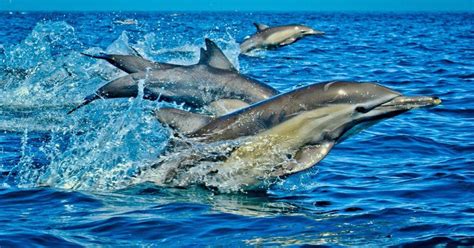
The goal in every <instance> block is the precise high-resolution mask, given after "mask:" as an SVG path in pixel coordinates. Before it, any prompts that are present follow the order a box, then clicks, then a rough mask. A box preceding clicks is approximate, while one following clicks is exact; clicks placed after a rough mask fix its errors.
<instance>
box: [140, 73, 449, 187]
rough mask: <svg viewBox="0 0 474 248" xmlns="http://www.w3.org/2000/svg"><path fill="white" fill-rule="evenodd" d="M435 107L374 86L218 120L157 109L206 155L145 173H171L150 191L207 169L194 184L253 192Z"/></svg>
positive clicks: (337, 86)
mask: <svg viewBox="0 0 474 248" xmlns="http://www.w3.org/2000/svg"><path fill="white" fill-rule="evenodd" d="M440 103H441V100H440V99H439V98H438V97H431V96H429V97H428V96H403V95H402V94H401V93H399V92H396V91H393V90H391V89H388V88H386V87H383V86H381V85H377V84H374V83H354V82H326V83H318V84H313V85H309V86H305V87H302V88H299V89H296V90H293V91H290V92H287V93H284V94H280V95H278V96H275V97H273V98H271V99H268V100H265V101H262V102H259V103H257V104H254V105H251V106H249V107H246V108H243V109H240V110H237V111H235V112H233V113H229V114H227V115H224V116H221V117H218V118H211V117H209V116H204V115H199V114H195V113H188V112H185V111H183V110H177V109H170V108H162V109H160V110H158V111H157V112H156V115H157V118H158V119H159V120H160V121H161V122H162V123H165V124H168V125H169V126H171V127H172V128H174V129H175V130H177V132H180V133H182V134H184V135H185V136H187V137H189V139H190V140H191V144H192V143H194V144H195V143H196V142H197V143H198V144H203V145H204V146H205V144H209V145H208V146H206V147H207V148H206V149H205V151H206V152H203V150H196V148H189V150H190V152H187V153H186V152H185V150H183V148H182V147H178V148H176V149H177V151H179V153H175V155H174V156H169V157H167V156H163V157H162V158H160V159H159V160H158V162H157V163H156V164H155V165H153V166H152V167H153V168H155V169H159V168H161V167H163V166H165V167H167V168H173V169H172V170H168V171H167V173H165V175H166V176H165V177H164V178H163V177H161V179H160V180H156V182H157V183H159V184H165V185H166V184H169V185H179V186H184V184H183V181H186V180H189V178H190V177H192V176H193V174H192V173H196V172H195V171H198V170H191V171H194V172H191V173H187V172H189V171H190V168H191V169H192V168H193V167H196V166H199V165H200V164H203V163H209V161H213V162H215V163H216V165H215V166H211V167H210V168H209V170H208V173H207V174H206V175H204V176H203V175H200V179H199V180H203V181H204V182H200V183H204V184H205V185H207V186H211V187H214V186H217V187H219V185H220V184H221V183H222V184H224V183H225V184H226V185H228V184H229V182H232V183H233V184H234V186H235V185H238V188H240V189H241V188H252V187H254V186H255V185H258V184H259V183H261V182H264V181H271V180H272V179H274V178H278V177H284V176H287V175H290V174H293V173H296V172H299V171H302V170H305V169H308V168H310V167H312V166H313V165H315V164H317V163H318V162H319V161H321V160H322V159H323V158H324V157H325V156H326V155H327V154H328V153H329V151H330V150H331V149H332V147H333V146H334V145H335V144H336V143H338V142H341V141H342V140H344V139H346V138H348V137H350V136H351V135H354V134H355V133H357V132H359V131H361V130H363V129H365V128H367V127H369V126H371V125H373V124H375V123H376V122H378V121H381V120H384V119H387V118H391V117H394V116H396V115H399V114H402V113H404V112H406V111H409V110H411V109H415V108H421V107H431V106H435V105H438V104H440ZM223 144H226V145H225V146H223ZM213 147H217V148H216V149H215V150H212V148H213ZM192 149H195V150H196V151H195V150H192ZM209 149H211V150H212V151H210V150H209ZM171 150H173V149H171ZM169 154H173V152H168V153H167V155H169ZM180 156H181V157H180ZM183 156H184V157H183ZM144 172H146V171H144ZM150 173H153V172H150ZM142 174H143V173H142ZM203 178H205V179H203Z"/></svg>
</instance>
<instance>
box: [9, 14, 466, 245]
mask: <svg viewBox="0 0 474 248" xmlns="http://www.w3.org/2000/svg"><path fill="white" fill-rule="evenodd" d="M127 18H132V19H136V20H137V22H138V24H137V25H120V24H118V23H115V21H117V20H123V19H127ZM253 22H261V23H265V24H268V25H277V24H287V23H304V24H307V25H309V26H312V27H314V28H316V29H318V30H322V31H324V32H325V33H326V35H325V36H324V37H307V38H304V39H302V40H300V41H298V42H296V43H295V44H293V45H290V46H286V47H284V48H281V49H279V50H275V51H266V52H256V53H253V54H251V56H238V53H239V50H238V42H240V41H241V40H242V39H243V38H244V37H245V36H247V35H250V34H252V33H253V32H254V31H255V30H254V27H253V25H252V23H253ZM0 26H1V27H2V28H0V88H1V97H0V113H1V114H0V172H1V174H0V247H10V246H102V245H104V246H126V247H136V246H151V247H153V246H157V247H165V246H190V245H196V246H207V245H211V246H212V245H222V246H224V245H227V246H231V247H235V246H291V247H299V246H301V247H307V246H311V245H314V246H332V247H346V246H362V247H379V246H430V245H435V244H441V245H452V246H456V245H457V246H465V247H472V246H474V131H473V130H474V101H473V98H474V85H473V83H474V15H473V14H472V13H396V14H395V13H240V12H228V13H197V12H196V13H183V12H182V13H171V12H169V13H79V12H76V13H46V12H40V13H17V12H13V13H9V12H2V13H0ZM204 37H209V38H211V39H213V40H215V41H216V42H217V43H218V45H219V46H221V47H222V48H223V49H224V52H225V53H226V54H227V55H228V56H229V57H230V58H231V60H232V62H233V63H234V64H235V65H236V67H238V68H239V70H240V71H241V72H242V73H244V74H246V75H249V76H251V77H253V78H256V79H258V80H260V81H262V82H265V83H268V84H270V85H272V86H274V87H276V88H278V89H280V90H282V91H287V90H290V89H293V88H295V87H298V86H302V85H306V84H310V83H314V82H321V81H329V80H336V79H344V80H354V81H371V82H378V83H380V84H382V85H385V86H388V87H390V88H393V89H395V90H397V91H400V92H402V93H404V94H409V95H435V96H438V97H440V98H441V99H442V100H443V103H442V105H440V106H438V107H436V108H432V109H423V110H417V111H412V112H409V113H406V114H403V115H400V116H397V117H395V118H393V119H389V120H386V121H383V122H381V123H379V124H377V125H375V126H373V127H371V128H369V129H368V130H366V131H363V132H362V133H360V134H358V135H356V136H354V137H352V138H350V139H348V140H346V141H344V142H343V143H341V144H339V145H337V146H336V147H335V148H334V149H333V150H332V151H331V153H330V154H329V156H328V157H326V158H325V159H324V160H323V161H322V162H321V163H319V164H318V165H317V166H315V167H314V168H312V169H310V170H308V171H304V172H301V173H298V174H296V175H292V176H290V177H289V178H287V179H285V180H284V181H281V182H278V183H277V184H275V185H273V186H272V187H270V188H269V189H268V190H266V191H265V192H250V193H245V192H234V193H227V194H225V193H217V192H214V191H210V190H207V189H203V188H200V187H189V188H186V189H177V188H163V187H157V186H154V185H153V184H147V183H146V184H139V185H135V186H128V184H127V179H129V176H130V173H132V172H133V170H134V169H136V168H137V167H139V166H140V165H142V164H144V163H148V162H150V161H153V159H155V158H156V157H157V156H158V155H159V154H160V152H161V151H162V148H163V146H164V145H165V143H166V140H167V139H168V136H169V133H168V131H167V130H166V129H165V128H163V127H162V126H161V125H160V124H159V123H158V122H157V121H156V120H155V119H154V118H153V116H152V115H151V114H150V113H151V110H153V109H155V108H157V107H159V106H160V104H159V103H157V102H150V101H145V100H141V99H122V100H100V101H96V102H94V103H92V104H90V105H88V106H87V107H84V108H83V109H81V110H79V111H77V112H76V113H75V114H73V115H66V113H67V111H68V110H70V109H71V108H72V107H73V106H75V105H76V104H77V103H78V102H80V101H81V100H82V98H83V97H84V96H86V95H88V94H90V93H92V92H94V91H95V90H96V89H97V88H98V87H99V86H101V85H103V84H104V83H105V82H107V81H108V80H111V79H114V78H116V77H119V76H121V75H123V74H124V73H123V72H121V71H119V70H117V69H114V68H113V67H112V66H110V65H108V64H107V63H106V62H103V61H95V60H92V59H90V58H86V57H84V56H82V55H80V52H89V53H96V52H101V51H107V52H110V53H129V52H130V48H129V46H133V47H134V48H135V49H136V50H138V51H139V52H140V53H141V54H143V55H144V56H146V57H147V58H150V59H154V60H156V61H162V62H172V63H181V64H192V63H194V62H196V61H197V60H198V57H199V48H200V47H201V46H203V44H204V39H203V38H204Z"/></svg>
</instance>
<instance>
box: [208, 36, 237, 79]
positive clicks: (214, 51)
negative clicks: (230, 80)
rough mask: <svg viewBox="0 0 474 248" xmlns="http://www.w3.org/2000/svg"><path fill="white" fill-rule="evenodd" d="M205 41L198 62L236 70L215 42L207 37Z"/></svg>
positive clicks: (222, 68)
mask: <svg viewBox="0 0 474 248" xmlns="http://www.w3.org/2000/svg"><path fill="white" fill-rule="evenodd" d="M205 41H206V49H203V48H201V56H200V58H199V64H206V65H209V66H210V67H214V68H217V69H221V70H229V71H237V70H236V69H235V67H234V65H232V63H231V62H230V61H229V59H228V58H227V57H226V56H225V55H224V53H223V52H222V50H221V49H220V48H219V47H218V46H217V45H216V43H214V42H213V41H212V40H210V39H207V38H206V40H205Z"/></svg>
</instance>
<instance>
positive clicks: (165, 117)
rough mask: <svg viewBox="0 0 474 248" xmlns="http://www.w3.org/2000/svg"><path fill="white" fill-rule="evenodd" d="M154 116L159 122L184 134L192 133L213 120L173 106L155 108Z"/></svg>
mask: <svg viewBox="0 0 474 248" xmlns="http://www.w3.org/2000/svg"><path fill="white" fill-rule="evenodd" d="M155 116H156V118H157V119H158V120H159V121H160V122H162V123H164V124H167V125H168V126H170V127H171V128H173V129H176V130H177V131H179V132H181V133H184V134H188V133H192V132H194V131H196V130H198V129H199V128H201V127H203V126H205V125H206V124H207V123H209V122H210V121H212V120H213V118H212V117H210V116H206V115H202V114H196V113H191V112H187V111H184V110H181V109H175V108H160V109H158V110H155Z"/></svg>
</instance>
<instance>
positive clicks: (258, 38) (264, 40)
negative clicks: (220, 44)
mask: <svg viewBox="0 0 474 248" xmlns="http://www.w3.org/2000/svg"><path fill="white" fill-rule="evenodd" d="M254 25H255V27H256V28H257V33H255V34H253V35H252V36H250V37H249V38H247V39H245V40H244V41H243V42H242V44H240V52H241V53H248V52H250V51H252V50H254V49H275V48H279V47H282V46H286V45H289V44H292V43H294V42H296V41H297V40H299V39H301V38H303V37H305V36H308V35H323V34H324V32H321V31H318V30H314V29H312V28H310V27H308V26H304V25H299V24H291V25H284V26H276V27H269V26H267V25H264V24H260V23H254Z"/></svg>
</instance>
